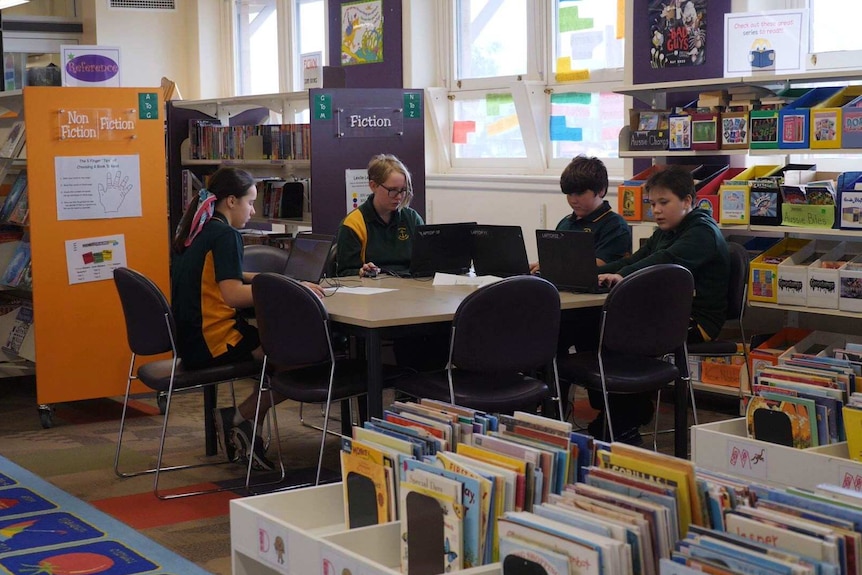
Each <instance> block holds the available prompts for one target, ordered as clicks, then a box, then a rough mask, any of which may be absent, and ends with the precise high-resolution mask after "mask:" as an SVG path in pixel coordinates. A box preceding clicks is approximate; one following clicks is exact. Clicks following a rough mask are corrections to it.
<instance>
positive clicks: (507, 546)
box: [500, 535, 571, 575]
mask: <svg viewBox="0 0 862 575" xmlns="http://www.w3.org/2000/svg"><path fill="white" fill-rule="evenodd" d="M500 562H501V563H502V564H503V573H543V574H544V575H568V574H569V573H571V572H570V570H569V557H568V556H567V555H566V554H565V553H561V552H559V551H554V550H553V549H549V548H547V547H544V546H542V545H537V544H536V543H533V542H531V541H527V540H526V539H521V538H520V537H515V536H514V535H502V536H501V537H500ZM537 567H538V568H537ZM531 569H532V570H531ZM539 569H541V570H539Z"/></svg>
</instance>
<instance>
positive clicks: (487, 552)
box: [437, 453, 497, 563]
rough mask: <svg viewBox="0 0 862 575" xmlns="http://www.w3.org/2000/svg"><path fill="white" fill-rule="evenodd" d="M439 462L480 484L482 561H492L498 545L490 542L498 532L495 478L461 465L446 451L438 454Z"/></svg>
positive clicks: (448, 470) (451, 471) (444, 466)
mask: <svg viewBox="0 0 862 575" xmlns="http://www.w3.org/2000/svg"><path fill="white" fill-rule="evenodd" d="M437 462H438V463H439V464H440V465H442V466H443V469H444V470H445V471H447V472H449V473H454V474H457V475H460V476H464V477H466V478H468V479H472V480H475V481H476V482H478V484H479V491H478V493H479V532H480V534H481V536H482V540H481V544H480V549H481V552H482V555H481V557H482V558H483V559H482V563H491V562H492V559H491V557H492V554H493V551H492V548H495V547H496V545H491V544H490V543H491V542H493V541H495V540H496V532H495V530H494V525H495V524H496V517H497V513H496V503H495V501H496V499H497V493H496V492H495V481H494V478H493V477H492V476H491V475H490V474H488V473H483V472H482V471H481V470H477V469H471V468H469V467H467V466H464V465H461V464H460V463H458V462H457V461H454V460H453V459H452V458H450V457H448V456H447V455H446V454H445V453H438V454H437Z"/></svg>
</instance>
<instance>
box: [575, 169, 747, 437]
mask: <svg viewBox="0 0 862 575" xmlns="http://www.w3.org/2000/svg"><path fill="white" fill-rule="evenodd" d="M646 193H647V196H648V197H649V202H650V205H651V206H652V209H653V214H654V215H655V223H656V225H657V226H658V229H657V230H656V231H655V232H654V233H653V235H652V236H651V237H650V238H649V240H647V242H646V243H645V244H644V245H643V247H641V248H640V249H639V250H638V251H637V252H635V253H633V254H632V255H630V256H628V257H626V258H623V259H621V260H617V261H615V262H612V263H609V264H606V265H604V266H602V267H600V268H599V282H600V283H603V284H607V285H613V284H615V283H617V282H619V281H620V280H622V279H623V277H625V276H627V275H629V274H630V273H632V272H635V271H637V270H639V269H642V268H645V267H648V266H651V265H656V264H679V265H681V266H683V267H685V268H686V269H687V270H688V271H690V272H691V274H692V275H693V276H694V290H695V293H694V301H693V302H692V305H691V321H690V323H689V329H688V342H689V343H697V342H702V341H709V340H711V339H714V338H715V337H716V336H718V334H719V332H720V331H721V327H722V325H723V324H724V320H725V313H726V311H727V288H728V283H729V280H730V252H729V251H728V249H727V241H726V240H725V239H724V236H722V234H721V230H719V229H718V225H716V223H715V220H713V219H712V217H711V216H710V214H709V213H708V212H706V211H705V210H703V209H700V208H695V207H694V206H695V204H694V200H695V189H694V180H693V179H692V177H691V172H690V171H689V170H686V169H684V168H680V167H679V166H668V167H667V168H665V169H664V170H661V171H659V172H656V173H655V174H653V175H652V176H651V177H650V179H649V180H647V183H646ZM668 289H673V286H668ZM644 305H649V301H644ZM633 337H637V336H636V335H633ZM590 403H591V404H592V405H593V407H594V408H597V409H601V408H603V401H602V398H601V393H598V394H591V396H590ZM609 404H610V406H611V407H610V409H611V412H612V413H613V420H614V425H613V427H614V436H615V439H616V440H617V441H625V442H628V443H638V442H639V441H640V435H639V432H638V427H639V426H640V425H643V424H646V423H649V421H650V419H652V415H653V406H652V397H651V394H637V395H635V394H630V395H626V396H625V397H623V396H619V395H617V396H609ZM603 425H604V418H603V417H602V416H601V414H600V417H599V418H597V419H596V421H595V422H594V423H593V424H591V425H590V428H591V429H590V431H591V433H592V434H593V435H595V436H598V437H601V436H602V435H603V434H604V430H603Z"/></svg>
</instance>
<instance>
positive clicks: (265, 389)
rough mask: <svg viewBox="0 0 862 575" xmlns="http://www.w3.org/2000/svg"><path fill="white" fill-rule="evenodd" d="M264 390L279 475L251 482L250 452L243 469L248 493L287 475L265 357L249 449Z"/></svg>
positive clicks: (252, 444) (253, 441) (252, 448)
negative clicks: (268, 383)
mask: <svg viewBox="0 0 862 575" xmlns="http://www.w3.org/2000/svg"><path fill="white" fill-rule="evenodd" d="M264 392H266V393H268V394H269V405H270V408H269V409H268V410H267V416H269V417H271V418H272V431H273V432H274V435H273V436H272V437H273V438H274V439H275V449H276V453H277V454H278V468H279V471H280V475H279V477H278V479H276V480H274V481H262V482H260V483H255V484H252V483H251V471H252V466H253V463H254V457H253V456H252V454H249V455H248V465H247V467H246V471H245V489H246V491H247V492H248V493H249V494H252V490H251V488H252V487H261V486H264V485H275V484H277V483H281V482H282V481H284V478H285V476H286V475H287V472H286V470H285V469H284V458H283V457H282V455H281V436H280V434H279V432H278V417H277V416H276V413H275V411H276V406H275V405H274V404H273V397H272V387H271V386H269V385H267V383H266V358H264V360H263V366H262V368H261V372H260V381H259V383H258V389H257V404H256V405H255V408H254V421H253V422H252V431H251V443H250V445H249V449H251V450H252V451H254V443H255V440H256V439H257V424H258V422H259V421H260V400H261V397H262V396H263V393H264Z"/></svg>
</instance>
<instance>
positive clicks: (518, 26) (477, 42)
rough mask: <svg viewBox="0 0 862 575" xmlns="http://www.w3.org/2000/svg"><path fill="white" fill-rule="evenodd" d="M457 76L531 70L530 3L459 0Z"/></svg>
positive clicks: (466, 76)
mask: <svg viewBox="0 0 862 575" xmlns="http://www.w3.org/2000/svg"><path fill="white" fill-rule="evenodd" d="M456 5H457V7H456V17H455V22H456V30H457V34H456V44H457V47H456V51H457V57H456V60H457V61H456V65H457V69H456V77H457V78H459V79H461V80H464V79H471V78H491V77H499V76H523V75H527V74H528V73H529V72H530V71H531V62H529V55H530V49H529V46H531V45H534V44H532V42H531V40H532V38H531V37H530V36H531V32H530V24H531V21H532V19H531V18H530V17H529V15H530V9H529V7H530V5H531V2H525V1H524V0H457V2H456Z"/></svg>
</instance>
